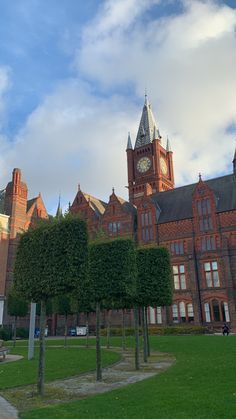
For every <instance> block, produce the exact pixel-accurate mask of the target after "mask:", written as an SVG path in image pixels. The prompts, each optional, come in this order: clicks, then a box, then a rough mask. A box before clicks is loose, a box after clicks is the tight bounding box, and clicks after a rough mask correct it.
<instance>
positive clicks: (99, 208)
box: [82, 192, 107, 215]
mask: <svg viewBox="0 0 236 419" xmlns="http://www.w3.org/2000/svg"><path fill="white" fill-rule="evenodd" d="M82 193H83V195H84V197H85V199H86V200H87V201H88V202H89V206H90V208H92V209H93V210H94V211H95V213H96V214H97V215H102V214H103V213H104V212H105V209H106V206H107V203H106V202H103V201H101V200H100V199H98V198H95V197H94V196H92V195H89V194H87V193H85V192H82Z"/></svg>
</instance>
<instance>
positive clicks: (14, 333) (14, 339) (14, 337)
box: [13, 316, 17, 348]
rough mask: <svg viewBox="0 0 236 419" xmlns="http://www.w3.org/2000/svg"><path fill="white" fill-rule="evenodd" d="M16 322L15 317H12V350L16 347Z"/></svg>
mask: <svg viewBox="0 0 236 419" xmlns="http://www.w3.org/2000/svg"><path fill="white" fill-rule="evenodd" d="M16 321H17V316H14V330H13V347H14V348H15V346H16Z"/></svg>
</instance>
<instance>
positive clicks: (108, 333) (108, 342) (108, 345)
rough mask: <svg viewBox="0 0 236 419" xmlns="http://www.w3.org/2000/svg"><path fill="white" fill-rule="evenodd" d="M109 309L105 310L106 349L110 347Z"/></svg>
mask: <svg viewBox="0 0 236 419" xmlns="http://www.w3.org/2000/svg"><path fill="white" fill-rule="evenodd" d="M110 313H111V311H110V310H107V322H106V323H107V349H110V334H111V327H110Z"/></svg>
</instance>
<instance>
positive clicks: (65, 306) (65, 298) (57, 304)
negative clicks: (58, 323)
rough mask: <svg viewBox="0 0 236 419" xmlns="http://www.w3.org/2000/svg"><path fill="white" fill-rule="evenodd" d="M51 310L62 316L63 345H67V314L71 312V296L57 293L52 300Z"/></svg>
mask: <svg viewBox="0 0 236 419" xmlns="http://www.w3.org/2000/svg"><path fill="white" fill-rule="evenodd" d="M53 312H54V313H57V314H60V315H62V316H64V320H65V322H64V338H65V340H64V346H65V347H66V345H67V335H68V324H67V320H68V315H69V314H72V313H73V310H72V305H71V296H69V295H58V296H57V297H55V298H54V300H53Z"/></svg>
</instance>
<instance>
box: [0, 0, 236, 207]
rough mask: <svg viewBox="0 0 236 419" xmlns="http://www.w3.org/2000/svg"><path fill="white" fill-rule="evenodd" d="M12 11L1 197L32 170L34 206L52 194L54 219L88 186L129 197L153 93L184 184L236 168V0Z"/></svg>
mask: <svg viewBox="0 0 236 419" xmlns="http://www.w3.org/2000/svg"><path fill="white" fill-rule="evenodd" d="M0 9H1V15H0V154H1V157H0V171H1V174H2V175H1V177H0V188H3V187H4V186H5V184H6V182H7V181H8V180H9V178H10V176H11V172H12V169H13V167H20V168H21V169H22V172H23V177H24V180H25V181H26V182H27V184H28V186H29V197H32V196H34V195H36V194H37V193H38V192H39V191H41V192H42V195H43V197H44V200H45V203H46V205H47V207H48V209H49V211H50V212H54V211H55V208H56V203H57V197H58V194H59V193H61V194H62V199H63V203H64V205H65V206H66V205H67V202H68V201H72V200H73V198H74V196H75V193H76V188H77V184H78V183H80V184H81V187H82V189H83V190H85V191H86V192H89V193H91V194H93V195H95V196H98V197H100V198H102V199H108V197H109V194H110V193H111V189H112V187H113V186H114V187H115V190H116V191H117V193H119V195H121V196H123V197H126V190H125V185H126V156H125V145H126V138H127V132H128V131H131V136H132V139H133V141H135V136H136V133H137V129H138V122H139V118H140V114H141V109H142V104H143V96H144V90H145V87H146V88H147V90H148V96H149V100H150V101H151V103H152V106H153V111H154V115H155V117H156V120H157V122H158V125H159V126H160V131H161V133H162V134H163V138H164V141H165V138H166V136H167V135H169V137H170V138H171V145H172V149H173V151H174V161H175V174H176V183H177V185H180V184H184V183H186V182H192V181H196V180H197V174H198V172H199V171H201V172H202V173H203V178H204V177H205V178H209V177H212V176H216V175H221V174H224V173H228V172H229V171H231V159H232V153H233V150H234V146H235V144H234V137H236V128H235V127H236V106H235V105H236V103H235V95H233V92H235V87H236V85H235V84H236V81H235V75H234V72H235V70H234V69H235V66H236V53H235V51H236V48H235V47H236V37H235V28H236V2H235V1H233V0H228V1H213V0H212V1H210V0H209V1H201V0H194V1H190V0H170V1H166V0H165V1H164V0H163V1H162V0H107V1H96V0H86V1H85V2H83V1H78V0H70V1H68V0H67V1H66V0H60V1H56V0H47V1H46V0H18V1H16V2H14V4H13V1H9V0H0ZM212 150H215V153H214V152H213V153H212ZM219 156H220V159H219ZM108 172H109V176H107V173H108Z"/></svg>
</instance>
